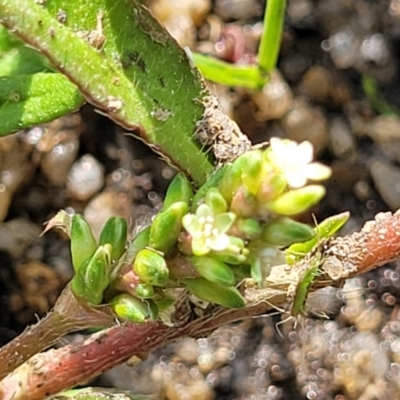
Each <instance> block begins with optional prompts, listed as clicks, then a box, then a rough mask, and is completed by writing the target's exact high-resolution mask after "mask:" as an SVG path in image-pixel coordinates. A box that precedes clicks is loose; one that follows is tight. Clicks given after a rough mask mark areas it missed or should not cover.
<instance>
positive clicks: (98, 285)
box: [72, 244, 112, 305]
mask: <svg viewBox="0 0 400 400" xmlns="http://www.w3.org/2000/svg"><path fill="white" fill-rule="evenodd" d="M111 251H112V250H111V245H109V244H106V245H104V246H99V247H98V249H97V250H96V252H95V254H94V255H93V257H92V258H91V259H90V260H89V262H84V263H83V264H82V265H81V266H80V268H79V271H77V273H76V274H75V276H74V279H73V282H72V290H73V292H74V294H75V295H76V296H78V297H82V298H84V299H85V300H86V301H87V302H88V303H91V304H94V305H97V304H100V303H101V301H102V300H103V293H104V291H105V290H106V289H107V287H108V285H109V284H110V266H111V259H110V257H111Z"/></svg>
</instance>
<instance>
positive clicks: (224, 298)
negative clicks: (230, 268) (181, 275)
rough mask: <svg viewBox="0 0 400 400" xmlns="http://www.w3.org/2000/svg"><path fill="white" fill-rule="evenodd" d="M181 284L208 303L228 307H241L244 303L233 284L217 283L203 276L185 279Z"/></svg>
mask: <svg viewBox="0 0 400 400" xmlns="http://www.w3.org/2000/svg"><path fill="white" fill-rule="evenodd" d="M183 284H184V285H185V286H186V287H187V289H188V290H189V292H190V293H192V294H193V295H194V296H196V297H198V298H199V299H201V300H204V301H207V302H209V303H215V304H219V305H221V306H224V307H228V308H242V307H244V306H245V305H246V301H245V299H244V298H243V297H242V295H241V294H240V292H239V291H238V290H237V289H236V288H235V287H233V286H224V285H218V284H217V283H213V282H210V281H208V280H207V279H205V278H194V279H185V280H184V281H183Z"/></svg>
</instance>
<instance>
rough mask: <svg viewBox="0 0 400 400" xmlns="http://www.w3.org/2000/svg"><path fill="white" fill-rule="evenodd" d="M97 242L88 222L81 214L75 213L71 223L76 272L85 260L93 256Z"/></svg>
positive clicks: (73, 259)
mask: <svg viewBox="0 0 400 400" xmlns="http://www.w3.org/2000/svg"><path fill="white" fill-rule="evenodd" d="M96 249H97V243H96V240H95V238H94V236H93V233H92V230H91V229H90V227H89V225H88V223H87V222H86V221H85V220H84V219H83V217H82V216H81V215H79V214H74V215H73V217H72V223H71V256H72V265H73V267H74V270H75V272H76V271H78V270H79V268H80V266H81V265H82V264H83V262H84V261H86V260H87V259H89V258H90V257H92V256H93V254H94V252H95V251H96Z"/></svg>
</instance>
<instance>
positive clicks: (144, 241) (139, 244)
mask: <svg viewBox="0 0 400 400" xmlns="http://www.w3.org/2000/svg"><path fill="white" fill-rule="evenodd" d="M149 237H150V226H146V228H144V229H142V230H141V231H140V232H139V233H138V234H137V235H136V236H135V238H134V239H133V240H132V242H131V243H130V245H129V246H128V249H127V250H126V254H125V262H126V263H127V264H128V265H131V264H132V263H133V260H134V259H135V257H136V254H137V253H138V252H139V251H140V250H143V249H144V248H145V247H146V246H148V245H149Z"/></svg>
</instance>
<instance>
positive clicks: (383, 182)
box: [370, 160, 400, 211]
mask: <svg viewBox="0 0 400 400" xmlns="http://www.w3.org/2000/svg"><path fill="white" fill-rule="evenodd" d="M370 172H371V177H372V179H373V181H374V184H375V187H376V189H377V190H378V192H379V194H380V195H381V197H382V199H383V200H384V201H385V203H386V204H387V205H388V206H389V208H390V209H391V210H392V211H396V210H397V209H398V208H400V168H397V167H395V166H393V165H390V164H388V163H387V162H384V161H380V160H376V161H373V162H372V163H371V165H370Z"/></svg>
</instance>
